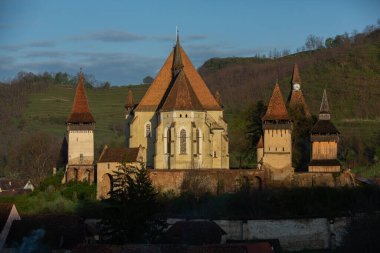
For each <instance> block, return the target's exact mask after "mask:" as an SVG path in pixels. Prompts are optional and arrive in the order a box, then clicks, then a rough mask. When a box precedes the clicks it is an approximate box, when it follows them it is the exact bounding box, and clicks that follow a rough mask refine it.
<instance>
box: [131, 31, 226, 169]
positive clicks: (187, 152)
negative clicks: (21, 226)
mask: <svg viewBox="0 0 380 253" xmlns="http://www.w3.org/2000/svg"><path fill="white" fill-rule="evenodd" d="M133 113H134V115H133V119H132V120H131V121H130V124H129V128H130V130H129V131H130V135H129V144H130V147H138V146H139V145H141V146H142V147H143V148H144V151H145V155H146V161H147V167H151V168H154V169H194V168H196V169H200V168H206V169H221V168H229V153H228V134H227V123H226V122H225V121H224V119H223V109H222V107H221V105H220V104H219V103H218V101H217V100H216V99H215V97H214V96H213V94H212V93H211V92H210V90H209V89H208V87H207V86H206V84H205V83H204V81H203V79H202V78H201V76H200V75H199V73H198V72H197V70H196V69H195V67H194V66H193V64H192V63H191V61H190V59H189V58H188V56H187V55H186V53H185V51H184V50H183V49H182V47H181V45H180V41H179V37H178V35H177V39H176V43H175V46H174V49H173V51H172V53H171V54H170V55H169V57H168V59H167V60H166V62H165V64H164V65H163V67H162V68H161V70H160V72H159V73H158V75H157V76H156V78H155V79H154V81H153V83H152V84H151V85H150V87H149V89H148V90H147V92H146V94H145V95H144V97H143V98H142V99H141V101H140V103H139V104H138V105H137V106H136V108H134V109H133Z"/></svg>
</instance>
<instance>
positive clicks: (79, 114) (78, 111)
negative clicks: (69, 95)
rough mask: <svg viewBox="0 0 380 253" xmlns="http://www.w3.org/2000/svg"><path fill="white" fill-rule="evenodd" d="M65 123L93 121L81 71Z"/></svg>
mask: <svg viewBox="0 0 380 253" xmlns="http://www.w3.org/2000/svg"><path fill="white" fill-rule="evenodd" d="M67 123H95V120H94V117H93V116H92V114H91V112H90V107H89V105H88V100H87V95H86V90H85V88H84V78H83V74H82V73H81V74H80V75H79V80H78V84H77V89H76V92H75V98H74V104H73V109H72V111H71V113H70V115H69V118H68V119H67Z"/></svg>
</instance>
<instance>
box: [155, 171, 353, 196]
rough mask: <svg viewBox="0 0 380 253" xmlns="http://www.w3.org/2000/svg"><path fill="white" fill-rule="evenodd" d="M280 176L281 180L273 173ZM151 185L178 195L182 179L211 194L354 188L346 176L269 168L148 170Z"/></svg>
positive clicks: (350, 178) (351, 179)
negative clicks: (239, 191)
mask: <svg viewBox="0 0 380 253" xmlns="http://www.w3.org/2000/svg"><path fill="white" fill-rule="evenodd" d="M279 173H280V174H281V175H283V176H282V177H281V180H279V177H278V175H277V174H279ZM150 177H151V179H152V182H153V185H154V186H155V187H156V188H158V189H159V190H161V191H168V190H172V191H174V192H178V191H180V190H181V187H182V186H183V182H184V181H185V180H196V181H197V182H199V183H202V184H205V185H207V187H208V188H209V191H210V192H212V193H218V192H219V193H223V192H234V191H236V190H238V189H240V187H242V186H244V185H245V186H247V185H248V186H249V187H250V188H256V189H261V188H268V187H269V188H270V187H316V186H327V187H344V186H349V187H352V186H355V183H354V181H353V177H352V174H350V173H345V172H343V173H294V172H292V170H287V171H281V172H277V171H274V170H272V169H263V170H256V169H249V170H243V169H240V170H225V169H220V170H219V169H200V170H195V169H194V170H151V171H150Z"/></svg>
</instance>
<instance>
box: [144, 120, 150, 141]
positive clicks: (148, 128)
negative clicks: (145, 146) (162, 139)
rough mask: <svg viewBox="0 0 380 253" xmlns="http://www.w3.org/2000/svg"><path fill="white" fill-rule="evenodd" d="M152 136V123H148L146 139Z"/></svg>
mask: <svg viewBox="0 0 380 253" xmlns="http://www.w3.org/2000/svg"><path fill="white" fill-rule="evenodd" d="M150 136H151V125H150V123H147V124H146V125H145V137H146V138H149V137H150Z"/></svg>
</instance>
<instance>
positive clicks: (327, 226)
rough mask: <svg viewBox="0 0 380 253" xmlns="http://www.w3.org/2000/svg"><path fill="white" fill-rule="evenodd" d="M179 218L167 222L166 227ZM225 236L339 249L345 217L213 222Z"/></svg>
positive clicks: (292, 246)
mask: <svg viewBox="0 0 380 253" xmlns="http://www.w3.org/2000/svg"><path fill="white" fill-rule="evenodd" d="M181 220H182V219H168V224H169V226H171V225H173V224H174V223H176V222H177V221H181ZM213 221H214V222H215V223H216V224H218V225H219V226H220V227H221V228H222V229H223V230H224V231H225V232H226V233H227V240H257V239H279V241H280V245H281V247H282V249H284V250H289V251H300V250H304V249H309V250H313V249H328V248H334V244H335V246H339V245H340V244H341V243H342V240H343V236H344V235H345V233H346V228H347V225H348V224H349V222H350V219H349V218H346V217H339V218H333V219H328V218H310V219H283V220H244V221H243V220H213Z"/></svg>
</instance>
